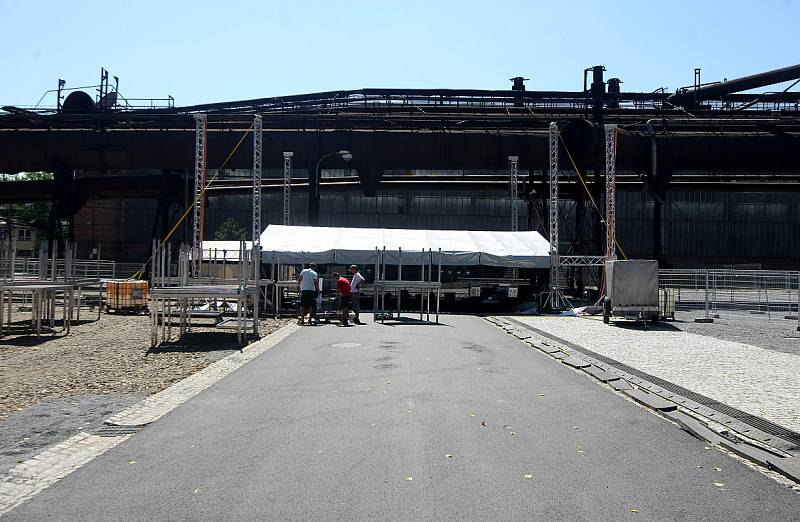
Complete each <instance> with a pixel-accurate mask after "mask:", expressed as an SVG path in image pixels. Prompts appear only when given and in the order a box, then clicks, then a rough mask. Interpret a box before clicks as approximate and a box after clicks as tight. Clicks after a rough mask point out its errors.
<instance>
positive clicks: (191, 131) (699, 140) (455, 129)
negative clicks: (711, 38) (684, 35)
mask: <svg viewBox="0 0 800 522" xmlns="http://www.w3.org/2000/svg"><path fill="white" fill-rule="evenodd" d="M797 78H800V66H794V67H787V68H785V69H780V70H777V71H770V72H767V73H760V74H756V75H753V76H750V77H746V78H740V79H736V80H729V81H725V82H717V83H711V84H703V83H702V82H701V81H700V78H699V71H698V74H697V75H696V80H695V83H694V85H690V86H687V87H685V88H682V89H679V90H678V91H677V92H675V93H669V92H665V91H664V90H663V89H661V90H659V89H656V90H655V91H653V92H648V93H626V92H622V91H621V85H620V84H621V81H620V80H619V79H618V78H609V79H606V78H605V69H604V68H603V67H600V66H598V67H591V68H589V69H587V70H586V71H584V79H583V81H584V85H583V89H581V90H576V91H573V92H556V91H537V90H527V89H526V86H525V84H524V82H523V80H524V79H522V78H514V79H513V87H512V89H511V90H497V91H485V90H469V89H459V90H451V89H441V90H430V89H363V90H358V91H336V92H326V93H316V94H309V95H297V96H286V97H280V98H265V99H257V100H246V101H239V102H225V103H215V104H206V105H197V106H191V107H175V106H174V104H173V102H172V100H171V99H170V100H167V101H165V102H159V101H155V102H154V101H149V102H146V103H145V102H133V101H129V100H125V99H124V98H122V96H121V95H119V93H117V91H116V90H115V88H114V87H113V86H109V84H108V77H107V74H106V76H105V79H104V80H101V84H100V86H99V94H98V95H97V96H95V97H92V96H91V95H89V94H87V93H86V92H83V91H79V90H76V91H72V92H71V93H70V94H69V95H67V93H68V92H69V91H68V90H67V89H66V87H65V86H63V85H61V84H59V92H58V103H57V105H56V106H55V107H50V108H45V109H42V108H36V109H30V108H24V107H8V106H6V107H3V112H0V171H2V172H18V171H33V170H36V171H49V172H53V173H54V176H55V179H54V180H53V181H37V182H7V183H4V185H3V190H2V191H0V203H8V202H25V201H42V200H45V201H51V202H52V203H53V208H54V209H55V212H54V213H53V220H52V223H51V231H50V232H51V235H56V234H63V235H64V236H66V237H69V238H70V239H74V240H76V241H77V242H78V245H79V248H81V247H83V248H90V246H94V245H96V244H100V245H101V246H102V251H103V252H104V255H105V256H107V257H111V258H113V259H116V260H118V261H125V262H140V261H143V260H144V259H146V257H147V255H148V252H149V248H150V245H151V240H152V238H160V237H164V235H165V234H167V233H168V232H169V231H170V230H171V229H172V228H174V227H175V225H176V224H177V223H178V222H179V221H180V218H181V216H183V215H184V214H186V209H187V208H188V206H189V205H190V204H191V202H192V201H193V195H194V194H196V191H197V187H195V186H194V179H195V166H196V160H197V150H196V138H197V136H198V132H201V130H200V129H201V127H200V123H199V122H200V121H201V120H202V121H203V122H204V125H205V127H203V128H202V132H204V133H205V134H204V136H205V142H204V143H205V144H206V149H205V150H204V151H203V154H204V155H205V157H204V160H205V162H206V163H205V166H206V167H207V169H208V171H207V173H206V174H205V175H206V176H207V178H206V179H207V180H209V181H210V183H209V185H208V190H207V191H206V193H205V194H206V198H204V200H203V203H202V206H203V209H202V212H203V218H202V219H204V222H203V226H202V230H203V232H202V233H203V235H204V236H205V237H206V238H213V236H214V234H215V232H216V231H217V230H218V229H219V227H220V226H221V225H222V223H223V222H225V221H227V220H229V219H230V218H231V217H233V218H234V219H235V220H236V222H237V223H238V224H239V225H241V227H243V228H244V229H245V230H250V227H251V196H250V194H251V192H252V179H253V178H252V171H251V170H250V169H251V168H252V161H253V160H252V158H253V148H252V147H253V145H252V140H250V139H244V138H245V136H246V135H247V134H248V133H249V132H252V131H253V129H252V125H253V123H252V122H253V116H254V115H256V114H259V115H261V117H262V118H263V162H264V164H263V167H264V171H263V175H262V182H261V183H262V190H263V193H262V196H261V216H262V217H261V221H262V224H263V225H266V224H269V223H276V224H280V223H286V222H287V221H288V222H289V223H291V224H294V225H303V224H311V225H320V226H326V225H329V226H348V227H387V228H401V227H402V228H424V229H437V228H438V229H473V230H509V229H512V228H513V227H517V228H518V229H520V230H525V229H528V230H539V231H541V232H542V233H543V234H544V235H545V237H546V236H547V232H548V229H549V223H548V219H549V215H550V214H549V212H548V208H547V207H548V190H549V188H548V187H549V178H548V143H547V129H548V125H549V124H550V122H557V123H558V124H559V127H560V128H561V129H562V133H561V143H560V145H559V146H560V148H561V156H560V157H561V163H560V165H559V168H560V173H559V177H560V182H559V184H560V186H561V200H560V207H561V208H560V213H559V219H560V221H561V223H560V227H559V228H560V230H561V234H560V238H559V240H560V251H561V252H562V253H563V254H576V255H580V254H604V253H605V251H604V250H605V232H604V221H603V218H602V216H603V215H604V183H605V179H604V168H605V152H604V147H603V135H602V126H603V125H605V124H614V125H616V126H617V129H619V131H618V132H619V135H618V136H619V137H618V141H617V149H616V155H617V157H616V165H617V173H616V188H617V192H618V195H617V203H616V207H617V212H616V213H617V239H618V241H619V243H620V246H621V247H622V248H624V250H625V252H626V254H627V255H628V256H630V257H652V258H656V259H658V260H659V261H660V262H661V264H662V266H667V267H697V266H724V265H739V266H742V265H746V266H759V267H763V268H790V267H792V268H794V267H796V260H797V259H798V258H800V217H799V216H800V191H798V187H800V184H799V183H798V182H800V172H798V167H797V165H798V154H800V147H798V145H800V137H799V135H798V132H800V94H798V93H797V92H791V91H790V90H785V91H781V92H765V93H758V94H745V93H742V92H741V91H745V90H749V89H753V88H759V87H760V88H766V87H767V86H769V85H773V84H775V83H778V82H784V81H788V80H794V79H797ZM577 80H578V81H576V83H578V82H579V80H580V78H579V77H578V78H577ZM654 87H656V86H654ZM62 91H63V92H62ZM62 99H63V103H62ZM137 103H138V104H137ZM141 105H147V107H142V106H141ZM337 151H348V153H349V156H350V158H348V159H349V161H344V160H343V157H342V156H341V155H337V154H335V153H336V152H337ZM286 152H291V153H292V154H291V159H292V167H291V171H290V175H291V179H290V180H289V183H290V187H288V188H287V187H286V186H285V179H284V177H285V173H286V170H285V164H284V162H285V157H284V156H285V155H284V153H286ZM510 158H518V159H517V160H516V161H517V163H515V166H514V168H515V172H514V176H513V177H512V176H511V174H510V166H509V161H510ZM517 169H518V170H517ZM512 179H516V184H514V185H513V186H512V184H511V182H512ZM512 216H516V217H515V218H512ZM191 217H192V216H191V215H189V216H188V218H187V219H185V220H184V221H183V222H181V223H180V224H178V225H177V231H176V234H175V236H174V237H175V238H177V239H181V238H186V239H187V240H188V239H189V235H190V230H191V223H190V221H191ZM514 219H515V220H516V221H514ZM62 225H63V226H62ZM80 255H85V253H81V254H80Z"/></svg>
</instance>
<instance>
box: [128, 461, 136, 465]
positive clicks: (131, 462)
mask: <svg viewBox="0 0 800 522" xmlns="http://www.w3.org/2000/svg"><path fill="white" fill-rule="evenodd" d="M128 464H136V461H135V460H129V461H128Z"/></svg>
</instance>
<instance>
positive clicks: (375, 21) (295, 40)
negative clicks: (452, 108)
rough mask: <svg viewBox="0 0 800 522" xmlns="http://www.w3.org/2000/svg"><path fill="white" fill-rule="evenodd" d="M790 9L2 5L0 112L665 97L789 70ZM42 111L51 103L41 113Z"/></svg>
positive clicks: (798, 49)
mask: <svg viewBox="0 0 800 522" xmlns="http://www.w3.org/2000/svg"><path fill="white" fill-rule="evenodd" d="M798 19H800V1H796V0H764V1H760V2H756V1H751V2H745V1H738V0H728V1H725V2H722V1H710V0H707V1H704V0H694V1H683V0H672V1H661V2H651V1H649V0H638V1H614V0H606V1H596V2H592V1H588V0H582V1H579V0H572V1H558V0H549V1H546V2H544V1H534V0H529V1H502V0H496V1H486V0H484V1H468V0H464V1H450V0H441V1H437V0H428V1H416V0H414V1H410V0H409V1H394V2H388V1H378V0H372V1H363V2H355V1H348V0H340V1H330V0H329V1H298V0H295V1H292V0H282V1H263V2H259V1H250V2H245V1H236V0H218V1H210V0H194V1H191V2H189V1H181V2H179V1H171V0H161V1H158V2H156V1H150V0H139V1H124V0H105V1H102V2H101V1H84V0H71V1H55V0H53V1H37V0H0V49H2V51H0V54H1V55H2V65H1V66H0V67H2V69H1V70H2V75H1V76H0V77H1V78H2V80H0V104H17V105H32V104H34V103H36V101H37V100H38V99H39V97H40V96H41V94H42V93H43V92H44V91H45V90H47V89H52V88H55V86H56V82H57V79H58V78H59V77H61V78H64V79H65V80H67V86H68V87H69V86H78V85H88V84H96V83H98V76H99V70H100V67H101V66H105V67H106V68H108V69H109V70H110V71H111V73H112V74H115V75H117V76H119V77H120V92H121V93H122V94H123V95H124V96H127V97H162V96H165V95H167V94H172V95H173V96H174V97H175V99H176V102H177V104H179V105H187V104H193V103H203V102H212V101H226V100H237V99H245V98H257V97H263V96H275V95H284V94H300V93H306V92H314V91H325V90H334V89H356V88H362V87H444V88H486V89H505V88H508V87H509V86H510V82H508V78H510V77H512V76H517V75H524V76H526V77H528V78H531V81H529V82H528V89H530V90H535V89H548V90H549V89H563V90H579V89H580V88H581V81H582V80H581V75H582V70H583V69H584V68H586V67H588V66H591V65H598V64H602V65H605V66H606V67H607V68H608V73H607V74H608V77H611V76H617V77H620V78H622V80H623V82H624V83H623V89H624V90H631V91H639V90H641V91H650V90H653V89H655V88H657V87H661V86H665V87H669V89H670V90H675V88H676V87H679V86H682V85H687V84H691V83H692V70H693V68H694V67H702V68H703V80H704V81H712V80H721V79H722V78H723V77H727V78H734V77H737V76H742V75H747V74H751V73H755V72H760V71H764V70H768V69H773V68H778V67H783V66H787V65H793V64H796V63H800V41H798V38H797V34H798V26H797V21H798ZM50 101H51V102H54V98H51V99H50Z"/></svg>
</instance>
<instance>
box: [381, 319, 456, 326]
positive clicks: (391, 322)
mask: <svg viewBox="0 0 800 522" xmlns="http://www.w3.org/2000/svg"><path fill="white" fill-rule="evenodd" d="M375 324H379V325H382V326H446V327H448V328H452V326H451V325H449V324H445V323H433V322H428V321H424V320H423V321H420V320H419V319H412V318H410V317H401V318H399V319H397V318H393V319H387V320H386V322H381V321H380V320H377V321H375Z"/></svg>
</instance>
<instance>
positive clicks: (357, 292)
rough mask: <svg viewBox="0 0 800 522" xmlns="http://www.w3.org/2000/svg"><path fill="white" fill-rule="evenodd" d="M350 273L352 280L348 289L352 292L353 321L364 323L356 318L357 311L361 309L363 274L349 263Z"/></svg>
mask: <svg viewBox="0 0 800 522" xmlns="http://www.w3.org/2000/svg"><path fill="white" fill-rule="evenodd" d="M350 273H351V274H353V280H352V281H350V291H351V293H352V294H353V298H352V301H353V304H352V307H353V314H355V318H354V319H353V323H354V324H364V323H362V322H361V319H359V318H358V313H359V312H360V311H361V283H363V282H364V276H362V275H361V272H359V271H358V267H357V266H356V265H350Z"/></svg>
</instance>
